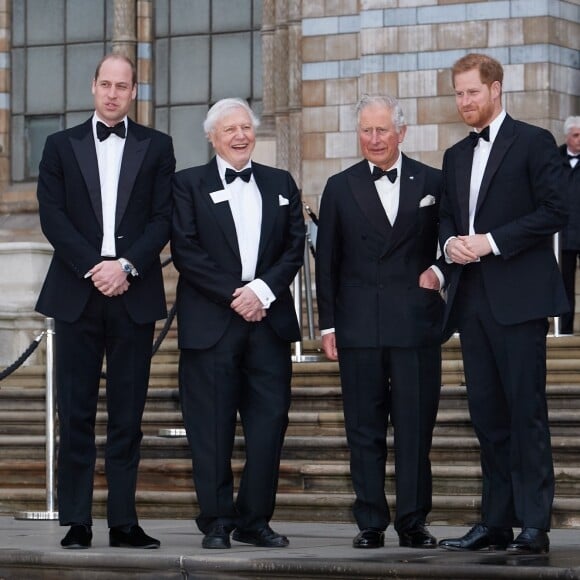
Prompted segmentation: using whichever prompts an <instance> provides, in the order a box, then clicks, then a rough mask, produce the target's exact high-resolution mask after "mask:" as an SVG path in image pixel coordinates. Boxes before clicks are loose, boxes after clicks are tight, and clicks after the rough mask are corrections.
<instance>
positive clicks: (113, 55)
mask: <svg viewBox="0 0 580 580" xmlns="http://www.w3.org/2000/svg"><path fill="white" fill-rule="evenodd" d="M110 59H117V60H122V61H124V62H126V63H127V64H128V65H129V66H130V67H131V81H132V83H133V86H135V85H136V84H137V68H136V67H135V63H134V62H133V61H132V60H131V59H130V58H129V57H128V56H125V55H124V54H120V53H117V52H112V53H110V54H106V55H105V56H104V57H103V58H102V59H101V60H100V61H99V64H98V65H97V69H96V70H95V80H97V79H98V78H99V73H100V72H101V66H103V63H104V62H105V61H107V60H110Z"/></svg>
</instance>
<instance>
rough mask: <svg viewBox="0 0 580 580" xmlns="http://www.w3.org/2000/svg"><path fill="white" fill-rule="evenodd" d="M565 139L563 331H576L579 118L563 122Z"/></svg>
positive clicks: (579, 227) (579, 233)
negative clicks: (565, 307) (567, 307)
mask: <svg viewBox="0 0 580 580" xmlns="http://www.w3.org/2000/svg"><path fill="white" fill-rule="evenodd" d="M564 133H565V135H566V142H565V143H564V144H563V145H562V146H561V147H560V154H561V155H562V161H563V164H564V170H565V173H566V175H567V177H568V189H567V192H568V210H569V212H570V218H569V221H568V226H567V227H565V228H564V229H563V230H562V233H561V237H560V248H561V261H560V268H561V270H562V277H563V278H564V286H565V287H566V295H567V296H568V301H569V302H570V312H567V313H566V314H563V315H562V317H561V319H560V332H561V334H574V313H575V311H576V263H577V262H578V257H579V256H580V168H579V167H578V159H580V117H568V118H567V119H566V121H565V122H564Z"/></svg>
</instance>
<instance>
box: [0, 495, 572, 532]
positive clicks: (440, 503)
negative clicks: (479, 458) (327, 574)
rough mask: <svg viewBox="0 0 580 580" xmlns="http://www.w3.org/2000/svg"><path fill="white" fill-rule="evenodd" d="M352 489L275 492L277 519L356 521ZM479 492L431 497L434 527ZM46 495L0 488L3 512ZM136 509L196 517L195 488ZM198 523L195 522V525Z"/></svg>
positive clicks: (565, 510) (141, 498)
mask: <svg viewBox="0 0 580 580" xmlns="http://www.w3.org/2000/svg"><path fill="white" fill-rule="evenodd" d="M387 498H388V501H389V505H390V506H391V507H392V508H393V511H394V510H395V509H396V504H395V498H394V497H393V496H392V495H390V494H388V495H387ZM353 500H354V497H353V494H352V493H336V494H328V493H308V492H304V493H283V492H280V493H278V494H277V496H276V511H275V513H274V519H275V520H279V521H294V522H296V521H303V522H320V521H324V522H341V523H346V522H353V521H354V520H353V517H352V513H351V508H352V503H353ZM105 501H106V490H104V489H98V490H95V492H94V495H93V516H94V517H96V518H103V517H106V507H105ZM479 507H480V496H479V495H446V496H434V497H433V509H432V511H431V513H430V514H429V522H428V523H430V524H433V525H462V526H464V525H466V524H469V523H471V522H476V521H478V520H479V519H480V513H479ZM45 509H46V493H45V491H44V490H43V489H36V488H23V487H15V488H3V489H0V513H4V514H10V513H15V512H20V511H43V510H45ZM137 512H138V514H139V517H140V518H143V519H145V518H157V519H190V518H191V519H192V520H193V518H194V517H195V516H196V515H197V505H196V497H195V492H193V491H167V490H163V491H141V490H138V491H137ZM578 522H580V498H578V497H556V498H555V500H554V506H553V511H552V527H554V528H570V527H576V526H577V525H578ZM193 525H194V523H193V521H192V526H193Z"/></svg>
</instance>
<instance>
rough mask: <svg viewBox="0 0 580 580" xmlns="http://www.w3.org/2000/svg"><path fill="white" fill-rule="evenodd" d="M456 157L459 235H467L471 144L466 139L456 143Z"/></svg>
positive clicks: (471, 162)
mask: <svg viewBox="0 0 580 580" xmlns="http://www.w3.org/2000/svg"><path fill="white" fill-rule="evenodd" d="M456 156H457V161H456V163H455V167H456V168H457V173H456V176H455V179H456V183H455V187H456V188H457V198H458V202H459V211H460V213H461V227H462V231H461V232H460V233H462V234H464V235H467V234H468V233H469V190H470V183H471V167H472V165H473V144H472V143H471V140H470V139H469V138H468V137H466V138H465V139H464V140H463V141H460V142H459V143H458V146H457V153H456Z"/></svg>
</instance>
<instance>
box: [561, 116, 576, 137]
mask: <svg viewBox="0 0 580 580" xmlns="http://www.w3.org/2000/svg"><path fill="white" fill-rule="evenodd" d="M575 127H580V117H574V116H570V117H568V118H567V119H566V120H565V121H564V134H565V135H568V133H569V132H570V131H571V130H572V129H573V128H575Z"/></svg>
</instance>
